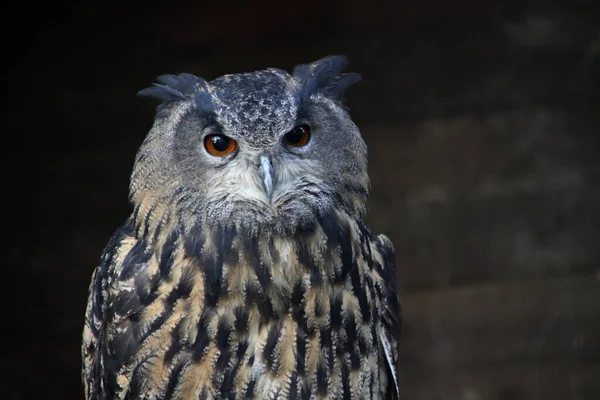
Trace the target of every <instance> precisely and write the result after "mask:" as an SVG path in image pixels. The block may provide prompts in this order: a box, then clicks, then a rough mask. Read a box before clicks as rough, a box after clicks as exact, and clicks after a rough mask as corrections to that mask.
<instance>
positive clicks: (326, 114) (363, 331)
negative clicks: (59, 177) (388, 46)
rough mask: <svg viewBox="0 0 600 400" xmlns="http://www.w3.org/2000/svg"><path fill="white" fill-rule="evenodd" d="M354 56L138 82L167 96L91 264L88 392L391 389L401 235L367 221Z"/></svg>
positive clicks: (354, 392)
mask: <svg viewBox="0 0 600 400" xmlns="http://www.w3.org/2000/svg"><path fill="white" fill-rule="evenodd" d="M345 66H346V59H345V58H344V57H341V56H332V57H326V58H324V59H321V60H319V61H316V62H314V63H312V64H307V65H300V66H297V67H296V68H295V69H294V71H293V73H291V74H290V73H287V72H285V71H283V70H280V69H274V68H272V69H267V70H264V71H258V72H252V73H241V74H232V75H224V76H222V77H219V78H217V79H214V80H212V81H205V80H203V79H201V78H198V77H196V76H194V75H191V74H179V75H163V76H160V77H159V78H157V81H158V82H159V83H158V84H155V85H154V86H153V87H151V88H148V89H145V90H142V91H141V92H140V94H141V95H147V96H152V97H154V98H158V99H160V100H161V103H160V105H159V106H158V108H157V112H156V118H155V121H154V125H153V126H152V128H151V130H150V132H149V133H148V135H147V137H146V139H145V140H144V142H143V143H142V145H141V147H140V149H139V151H138V154H137V156H136V159H135V164H134V168H133V173H132V176H131V184H130V202H131V203H132V205H133V212H132V215H131V216H130V217H129V218H128V219H127V221H126V222H125V223H124V224H123V225H122V226H121V227H120V228H119V229H118V230H117V231H116V233H115V234H114V235H113V237H112V239H111V240H110V242H109V243H108V245H107V247H106V249H105V250H104V253H103V255H102V257H101V262H100V264H99V266H98V267H97V268H96V270H95V271H94V273H93V276H92V281H91V284H90V294H89V299H88V304H87V310H86V316H85V327H84V332H83V346H82V352H83V381H84V385H85V392H86V393H85V394H86V398H87V399H248V398H256V399H392V398H397V396H398V383H397V379H396V362H397V358H398V352H397V344H398V340H399V331H400V305H399V301H398V295H397V289H396V280H395V260H394V250H393V247H392V243H391V242H390V240H389V239H388V238H387V237H386V236H384V235H379V236H375V235H374V234H372V233H371V231H370V230H369V228H368V227H367V226H366V224H365V222H364V217H365V214H366V210H367V196H368V189H369V178H368V175H367V149H366V145H365V143H364V141H363V139H362V138H361V135H360V133H359V130H358V128H357V127H356V125H355V124H354V123H353V122H352V120H351V119H350V117H349V115H348V113H347V111H346V109H345V108H344V106H343V104H342V94H343V92H344V91H345V89H346V88H347V87H348V86H349V85H351V84H353V83H355V82H356V81H358V80H359V79H360V76H359V75H357V74H352V73H342V71H343V69H344V68H345Z"/></svg>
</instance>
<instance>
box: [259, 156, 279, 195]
mask: <svg viewBox="0 0 600 400" xmlns="http://www.w3.org/2000/svg"><path fill="white" fill-rule="evenodd" d="M258 176H259V178H260V182H261V184H262V187H263V189H264V191H265V193H266V195H267V198H268V199H269V201H271V198H272V196H273V186H274V181H275V179H274V172H273V164H272V163H271V160H270V159H269V157H267V156H261V157H260V166H259V167H258Z"/></svg>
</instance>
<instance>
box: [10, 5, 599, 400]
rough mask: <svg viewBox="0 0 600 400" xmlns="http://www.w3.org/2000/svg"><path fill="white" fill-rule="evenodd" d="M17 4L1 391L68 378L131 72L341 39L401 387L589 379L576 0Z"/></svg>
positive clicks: (595, 366)
mask: <svg viewBox="0 0 600 400" xmlns="http://www.w3.org/2000/svg"><path fill="white" fill-rule="evenodd" d="M12 7H16V6H15V5H12ZM18 7H19V8H18V9H15V8H12V9H6V10H5V12H4V13H3V16H4V23H3V26H2V30H3V32H2V40H3V42H4V44H3V47H2V54H3V56H2V58H3V59H4V60H5V61H3V65H4V71H5V72H4V73H3V81H4V83H3V86H4V88H5V96H4V106H3V114H4V115H3V117H2V121H3V125H4V129H3V140H4V143H3V144H4V146H3V149H4V157H2V161H3V163H5V166H4V179H3V180H4V182H3V189H2V193H3V194H2V198H3V202H4V204H5V205H4V209H5V213H4V214H5V215H4V218H3V219H4V221H5V224H4V228H3V232H4V233H3V236H4V237H6V238H8V239H5V240H4V243H5V245H4V246H5V249H6V250H5V251H4V255H5V257H8V263H7V264H6V263H5V264H4V267H3V274H2V281H3V285H2V287H3V291H2V296H3V298H4V299H3V301H2V303H1V304H2V307H3V312H2V319H1V321H2V322H1V323H0V324H1V326H2V328H1V332H2V335H3V340H2V345H1V346H2V349H3V350H2V353H1V360H0V377H1V378H0V379H1V384H0V398H2V399H7V400H18V399H34V398H44V399H54V398H56V399H81V398H83V390H82V387H81V383H80V377H79V365H80V359H79V342H80V332H81V328H82V322H83V313H84V307H85V301H86V295H87V286H88V282H89V278H90V275H91V272H92V269H93V268H94V267H95V265H96V264H97V263H98V261H99V256H100V253H101V251H102V249H103V247H104V246H105V244H106V243H107V241H108V239H109V237H110V235H111V234H112V232H113V231H114V229H115V228H116V227H117V226H118V225H119V224H121V222H122V221H123V220H124V219H125V218H126V217H127V215H128V213H129V212H130V211H131V208H130V206H129V204H128V203H127V186H128V179H129V174H130V171H131V167H132V163H133V157H134V154H135V152H136V150H137V147H138V146H139V144H140V143H141V141H142V139H143V137H144V136H145V134H146V132H147V130H148V129H149V127H150V125H151V122H152V118H153V113H154V104H153V103H152V102H149V101H146V100H142V99H139V98H136V96H135V93H136V92H137V91H138V90H140V89H142V88H144V87H147V86H148V85H149V84H150V83H151V82H152V81H153V79H154V78H155V77H156V76H157V75H160V74H163V73H178V72H184V71H186V72H192V73H194V74H196V75H199V76H202V77H205V78H207V79H212V78H215V77H217V76H219V75H221V74H224V73H231V72H242V71H249V70H254V69H262V68H266V67H281V68H286V69H289V68H291V67H293V66H294V65H295V64H298V63H305V62H309V61H312V60H314V59H317V58H320V57H322V56H325V55H327V54H346V55H348V57H349V59H350V61H351V68H350V69H351V70H352V71H356V72H360V73H362V75H363V76H364V82H363V83H361V84H359V85H357V86H356V87H355V88H353V90H351V91H350V93H349V95H348V101H347V104H348V106H349V108H350V111H351V113H352V115H353V116H354V118H355V120H356V122H357V123H358V125H359V126H360V127H361V129H362V132H363V134H364V137H365V139H366V141H367V143H368V145H369V148H370V172H371V176H372V182H373V188H372V197H371V210H372V211H371V214H370V223H371V225H372V226H373V228H374V229H375V230H376V231H379V232H385V233H386V234H388V235H389V236H390V237H391V238H392V240H393V241H394V243H395V245H396V249H397V254H398V265H399V269H398V278H399V281H400V286H401V291H402V301H403V306H404V338H403V342H402V346H401V371H400V381H401V389H402V392H403V395H404V396H403V398H404V399H406V400H411V399H460V400H480V399H481V400H483V399H491V400H494V399H561V400H562V399H573V400H575V399H577V400H578V399H600V240H599V235H600V212H599V211H600V207H599V206H600V152H599V150H600V146H599V142H600V136H599V135H600V131H599V129H600V90H599V87H600V3H599V2H598V1H597V0H588V1H585V0H575V1H557V0H554V1H553V0H545V1H543V0H539V1H533V0H532V1H518V2H516V1H515V2H513V1H508V2H507V1H500V0H493V1H487V2H477V1H472V0H456V1H443V0H437V1H435V0H425V1H420V2H416V1H415V2H409V1H399V2H383V1H370V2H361V3H359V2H353V1H329V2H324V1H314V0H306V1H303V2H283V1H279V2H275V1H245V2H244V1H233V0H231V1H229V2H217V1H203V2H202V1H197V2H161V4H154V3H150V2H148V1H128V2H116V1H102V2H100V1H85V2H72V3H68V2H66V3H58V4H54V3H53V4H48V5H43V6H42V5H36V4H34V3H26V4H21V5H19V6H18Z"/></svg>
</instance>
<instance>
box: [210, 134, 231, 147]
mask: <svg viewBox="0 0 600 400" xmlns="http://www.w3.org/2000/svg"><path fill="white" fill-rule="evenodd" d="M212 144H213V147H214V148H215V150H217V151H225V150H227V148H228V147H229V138H228V137H227V136H223V135H215V136H213V137H212Z"/></svg>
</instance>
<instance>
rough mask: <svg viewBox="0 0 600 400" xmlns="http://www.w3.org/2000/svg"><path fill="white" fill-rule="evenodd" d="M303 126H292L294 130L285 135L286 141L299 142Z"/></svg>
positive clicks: (303, 129)
mask: <svg viewBox="0 0 600 400" xmlns="http://www.w3.org/2000/svg"><path fill="white" fill-rule="evenodd" d="M304 132H305V128H304V127H303V126H298V127H296V128H294V130H292V131H290V132H288V133H287V135H285V137H286V138H287V141H288V142H290V143H294V144H295V143H300V141H301V140H302V138H303V137H304Z"/></svg>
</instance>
